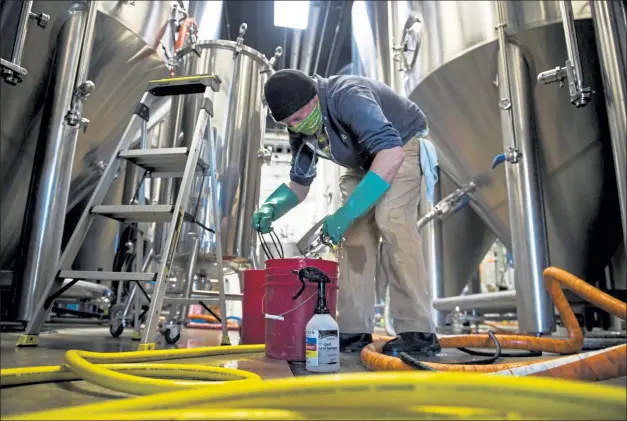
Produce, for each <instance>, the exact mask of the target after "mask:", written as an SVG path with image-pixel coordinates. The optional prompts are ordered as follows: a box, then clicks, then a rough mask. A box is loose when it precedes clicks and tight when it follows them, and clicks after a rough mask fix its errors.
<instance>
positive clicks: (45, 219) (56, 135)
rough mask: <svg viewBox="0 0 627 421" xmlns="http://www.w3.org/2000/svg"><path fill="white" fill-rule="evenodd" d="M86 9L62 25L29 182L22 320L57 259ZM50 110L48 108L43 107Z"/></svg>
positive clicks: (76, 11)
mask: <svg viewBox="0 0 627 421" xmlns="http://www.w3.org/2000/svg"><path fill="white" fill-rule="evenodd" d="M86 18H87V16H86V13H85V12H84V11H83V10H80V9H78V8H74V9H73V10H71V13H70V16H69V17H68V19H67V21H66V22H65V24H64V25H63V28H62V30H61V32H60V34H59V38H58V41H57V57H56V60H55V70H54V75H55V80H54V82H53V83H54V85H53V86H54V90H52V92H54V96H53V98H52V104H51V105H50V106H51V112H50V113H49V116H50V117H49V120H48V121H47V122H46V123H45V124H44V123H42V127H45V128H47V131H46V133H45V135H44V137H43V142H42V143H43V144H45V145H46V150H45V155H44V158H43V168H42V169H41V172H40V174H39V175H37V174H33V176H34V177H38V178H39V180H38V181H39V182H38V183H31V186H36V187H34V188H31V191H30V193H29V196H30V200H29V201H30V202H31V203H32V226H31V230H30V233H29V237H28V249H27V253H26V259H25V262H24V273H23V276H22V281H21V292H20V304H19V307H18V314H17V319H18V320H23V321H25V320H30V318H31V316H32V314H33V312H34V310H35V306H36V304H37V303H38V301H39V299H40V295H41V292H42V290H43V285H42V284H44V283H45V282H46V281H48V279H49V277H50V276H51V274H52V272H53V271H54V268H55V267H56V265H57V264H58V262H59V256H60V254H61V241H62V239H63V226H64V222H65V214H66V208H67V201H68V200H67V199H68V195H69V186H70V182H69V181H70V176H71V174H72V162H73V160H74V151H75V148H76V142H73V143H71V142H68V141H67V138H66V134H67V132H66V130H68V129H72V130H73V128H71V127H69V126H68V125H67V124H65V120H64V116H65V114H66V112H67V110H68V109H69V107H70V103H71V100H72V94H73V93H74V87H75V85H74V82H75V80H76V73H77V70H78V63H79V58H80V50H81V41H82V37H83V32H84V28H85V23H86ZM44 115H46V113H44Z"/></svg>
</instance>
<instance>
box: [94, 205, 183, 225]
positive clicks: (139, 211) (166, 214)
mask: <svg viewBox="0 0 627 421" xmlns="http://www.w3.org/2000/svg"><path fill="white" fill-rule="evenodd" d="M173 210H174V206H173V205H143V206H141V205H97V206H94V207H93V209H92V211H91V213H94V214H98V215H102V216H106V217H108V218H112V219H117V220H118V221H120V222H125V223H130V222H158V223H164V222H169V221H170V219H172V211H173Z"/></svg>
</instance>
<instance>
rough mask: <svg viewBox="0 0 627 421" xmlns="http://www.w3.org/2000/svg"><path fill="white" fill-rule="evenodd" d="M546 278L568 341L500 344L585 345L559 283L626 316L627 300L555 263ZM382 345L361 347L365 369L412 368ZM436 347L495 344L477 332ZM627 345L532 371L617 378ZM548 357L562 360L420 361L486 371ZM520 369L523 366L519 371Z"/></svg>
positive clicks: (522, 338) (625, 366) (551, 348)
mask: <svg viewBox="0 0 627 421" xmlns="http://www.w3.org/2000/svg"><path fill="white" fill-rule="evenodd" d="M544 282H545V286H546V287H547V290H548V292H549V294H550V296H551V298H552V299H553V303H554V304H555V307H556V308H557V311H558V312H559V314H560V317H561V320H562V322H563V323H564V325H565V327H566V330H567V331H568V339H558V338H548V337H547V338H542V337H533V336H526V335H497V338H498V340H499V343H500V345H501V347H502V348H509V349H523V350H528V351H542V352H550V353H556V354H572V353H576V352H579V351H580V350H581V348H582V346H583V333H582V331H581V328H580V327H579V323H578V322H577V319H576V317H575V314H574V313H573V311H572V309H571V307H570V305H569V304H568V300H567V299H566V296H565V295H564V292H563V291H562V288H561V286H560V285H564V286H565V287H567V288H569V289H570V290H572V291H573V292H575V293H576V294H577V295H579V296H580V297H582V298H584V299H586V300H588V301H589V302H591V303H593V304H595V305H596V306H598V307H600V308H602V309H603V310H605V311H607V312H608V313H610V314H612V315H614V316H617V317H620V318H621V319H623V320H625V319H627V304H625V303H624V302H622V301H620V300H617V299H615V298H614V297H612V296H610V295H608V294H605V293H604V292H602V291H600V290H598V289H597V288H594V287H593V286H591V285H590V284H588V283H587V282H585V281H583V280H581V279H579V278H577V277H576V276H574V275H572V274H570V273H568V272H566V271H564V270H562V269H558V268H555V267H550V268H547V269H546V270H545V271H544ZM386 339H387V338H386ZM384 343H385V341H375V342H373V343H372V344H370V345H368V346H366V347H365V348H364V349H363V350H362V352H361V361H362V363H363V364H364V365H365V366H366V367H367V368H368V369H370V370H376V371H395V370H414V368H413V367H411V366H409V365H408V364H405V363H404V362H403V361H402V360H401V359H399V358H396V357H391V356H388V355H384V354H382V353H381V351H382V348H383V345H384ZM440 346H441V347H442V348H462V347H463V348H492V347H493V346H494V345H493V343H492V341H491V340H490V337H489V336H488V335H485V334H478V335H463V336H451V337H444V338H441V339H440ZM626 349H627V345H621V346H618V347H614V348H610V349H607V350H603V351H597V353H595V355H593V356H591V357H589V358H583V359H575V360H574V361H570V360H569V361H568V362H565V363H564V364H557V363H556V362H555V361H553V363H554V364H551V363H548V364H546V366H545V369H544V370H539V371H536V372H534V373H533V375H542V376H547V377H565V378H574V379H588V380H598V379H608V378H613V377H618V376H621V375H625V373H626V372H627V363H625V356H626ZM565 359H566V358H562V360H565ZM551 360H560V357H552V358H546V359H541V360H531V361H529V360H527V361H519V362H512V363H505V364H492V365H470V364H468V365H451V364H438V363H427V362H425V363H424V364H425V365H427V366H429V367H431V368H433V369H435V370H438V371H457V372H473V373H488V372H497V371H500V372H503V371H508V370H513V369H516V368H518V367H524V366H530V365H532V364H538V363H547V362H548V361H551ZM518 371H524V370H522V369H519V370H518ZM617 373H618V374H617ZM608 376H609V377H608Z"/></svg>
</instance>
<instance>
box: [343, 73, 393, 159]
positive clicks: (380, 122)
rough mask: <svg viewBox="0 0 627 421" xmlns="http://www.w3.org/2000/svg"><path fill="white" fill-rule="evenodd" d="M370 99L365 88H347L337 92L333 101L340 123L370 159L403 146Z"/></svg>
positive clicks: (390, 125)
mask: <svg viewBox="0 0 627 421" xmlns="http://www.w3.org/2000/svg"><path fill="white" fill-rule="evenodd" d="M374 95H375V94H374V93H373V92H372V90H371V89H369V88H367V87H365V86H361V85H351V86H347V87H346V88H344V89H341V90H340V91H339V92H338V98H337V109H338V110H339V119H340V121H342V123H344V124H346V125H347V126H348V127H350V129H351V130H352V131H353V133H354V134H355V135H356V136H357V137H358V138H359V143H361V144H363V145H364V146H365V147H366V149H367V150H368V152H369V153H370V154H372V155H376V154H377V153H378V152H380V151H382V150H384V149H391V148H395V147H397V146H401V147H402V146H403V140H402V139H401V136H400V134H399V133H398V130H396V129H395V128H394V127H393V126H392V123H390V122H389V121H388V119H387V118H386V117H385V115H384V114H383V110H381V107H380V106H379V103H378V102H377V100H376V98H375V96H374Z"/></svg>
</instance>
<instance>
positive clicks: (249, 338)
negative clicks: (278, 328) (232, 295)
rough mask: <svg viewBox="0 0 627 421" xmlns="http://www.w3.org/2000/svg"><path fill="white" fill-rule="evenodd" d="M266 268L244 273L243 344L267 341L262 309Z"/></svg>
mask: <svg viewBox="0 0 627 421" xmlns="http://www.w3.org/2000/svg"><path fill="white" fill-rule="evenodd" d="M265 281H266V271H265V270H263V269H262V270H253V269H250V270H246V271H244V275H243V283H244V285H243V297H242V328H241V335H242V337H241V344H242V345H255V344H263V343H264V342H265V332H266V321H265V319H264V315H263V312H262V311H261V307H262V305H261V303H262V301H263V295H264V294H265Z"/></svg>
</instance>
